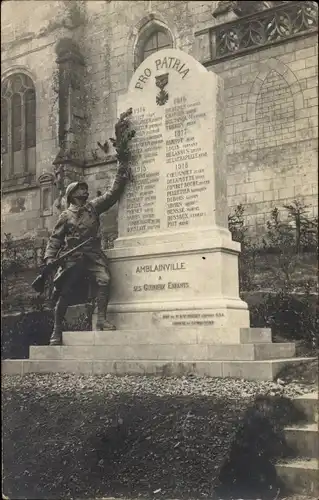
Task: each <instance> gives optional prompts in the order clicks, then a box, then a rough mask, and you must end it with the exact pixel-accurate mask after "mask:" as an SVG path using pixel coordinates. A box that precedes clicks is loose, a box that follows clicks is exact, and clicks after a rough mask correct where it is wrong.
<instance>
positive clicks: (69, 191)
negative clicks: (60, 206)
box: [65, 181, 89, 206]
mask: <svg viewBox="0 0 319 500" xmlns="http://www.w3.org/2000/svg"><path fill="white" fill-rule="evenodd" d="M79 186H86V187H87V189H88V188H89V186H88V185H87V183H86V182H84V181H79V182H71V183H70V184H69V185H68V187H67V188H66V190H65V198H66V204H67V206H69V205H70V196H71V194H72V193H73V192H74V191H75V190H76V189H77V188H78V187H79Z"/></svg>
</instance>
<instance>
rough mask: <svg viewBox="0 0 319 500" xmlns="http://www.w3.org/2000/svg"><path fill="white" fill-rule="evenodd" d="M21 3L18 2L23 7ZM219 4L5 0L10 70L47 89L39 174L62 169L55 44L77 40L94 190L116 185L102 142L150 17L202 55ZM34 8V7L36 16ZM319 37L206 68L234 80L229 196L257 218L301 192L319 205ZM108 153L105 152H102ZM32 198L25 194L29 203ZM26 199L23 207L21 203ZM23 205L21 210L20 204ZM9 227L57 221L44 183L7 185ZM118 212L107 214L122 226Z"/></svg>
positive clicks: (41, 96) (22, 230)
mask: <svg viewBox="0 0 319 500" xmlns="http://www.w3.org/2000/svg"><path fill="white" fill-rule="evenodd" d="M13 4H14V9H13ZM217 4H218V2H212V1H182V0H179V1H164V0H157V1H155V0H153V1H151V0H147V1H138V0H136V1H121V0H119V1H104V0H103V1H95V0H90V1H84V0H83V1H82V0H76V1H75V0H71V1H70V0H66V1H54V2H50V1H47V2H45V1H41V2H39V1H28V2H26V1H22V2H21V1H14V2H4V3H3V4H2V24H1V28H2V72H3V74H2V76H3V77H5V76H6V75H7V74H10V72H13V71H16V70H19V69H20V70H23V71H26V72H28V74H30V76H32V78H33V81H34V83H35V86H36V92H37V145H36V150H37V178H38V177H39V176H40V175H41V174H42V173H44V172H52V161H53V160H54V158H55V156H56V154H57V153H58V139H57V134H58V106H57V95H56V92H55V91H54V75H55V73H56V70H57V64H56V54H55V52H54V49H55V46H56V43H57V41H58V40H60V39H61V38H63V37H69V38H72V39H73V40H74V41H75V42H76V43H77V44H78V45H79V47H80V50H81V53H82V54H83V56H84V60H85V65H86V77H85V99H86V109H87V113H86V126H87V131H86V137H85V140H84V144H85V151H81V153H83V156H84V157H85V161H86V167H85V169H84V173H85V177H86V179H87V181H88V182H89V185H90V191H91V193H92V195H93V196H95V195H96V194H97V191H98V190H100V191H104V189H105V188H107V187H108V186H110V184H111V182H112V178H113V175H114V172H115V162H114V160H112V154H113V153H114V150H112V148H110V156H109V157H108V158H106V156H105V155H103V153H102V152H101V151H99V150H98V148H97V141H99V142H100V143H102V144H103V143H104V141H105V140H106V139H109V137H111V136H112V135H113V131H114V124H115V122H116V118H117V106H116V103H117V98H118V95H119V94H121V93H123V92H125V91H126V89H127V86H128V83H129V81H130V78H131V76H132V74H133V72H134V51H135V47H136V43H137V41H138V37H139V34H140V32H141V30H143V27H144V26H145V25H146V24H147V23H156V22H158V23H159V24H161V25H164V26H166V27H167V28H168V30H169V31H170V33H171V35H172V39H173V45H174V47H175V48H178V49H181V50H184V51H185V52H187V53H189V54H191V55H193V56H194V57H196V58H197V59H198V60H199V61H203V60H204V49H205V48H204V47H203V48H201V47H199V46H198V43H197V40H196V36H195V32H196V31H198V30H201V29H203V28H206V27H210V26H212V25H213V24H214V23H216V22H224V21H225V20H224V21H221V19H219V20H218V21H217V20H216V19H214V18H213V17H212V12H213V10H214V8H215V7H216V6H217ZM30 12H32V15H30ZM317 56H318V44H317V37H316V36H315V35H313V36H309V37H305V38H302V39H298V40H295V41H290V42H287V43H284V44H281V45H277V46H274V47H270V48H267V49H265V50H260V51H258V52H255V53H253V54H249V55H245V56H240V57H237V58H234V59H231V60H227V61H225V62H221V63H218V64H214V65H210V66H208V70H211V71H215V72H216V73H218V74H220V75H221V76H222V77H223V78H224V81H225V89H226V100H227V111H226V133H227V137H226V139H227V169H228V171H227V173H228V197H229V206H230V210H232V209H233V208H234V207H235V206H236V205H238V204H239V203H243V204H244V205H245V207H246V214H247V222H248V224H249V225H250V226H251V227H252V228H253V229H254V230H257V231H258V229H259V228H261V227H263V225H264V223H265V219H266V218H267V217H268V215H269V213H270V211H271V209H272V208H273V207H274V206H275V205H278V207H280V206H282V204H284V203H286V202H287V201H289V200H292V199H294V198H296V197H298V198H299V197H300V196H302V197H303V199H304V201H305V203H307V204H309V205H311V210H312V212H313V213H315V212H316V210H317V209H316V207H317V201H316V195H317V144H318V143H317V141H318V111H317V99H318V65H317ZM96 152H98V155H99V158H98V160H94V158H95V157H96ZM19 198H23V201H21V200H20V201H19ZM23 206H24V207H25V208H24V209H22V210H20V211H19V207H20V208H21V207H23ZM17 207H18V208H17ZM2 211H3V224H2V226H3V230H4V231H5V232H11V233H13V234H14V235H15V236H20V237H22V236H25V235H26V234H27V233H32V232H36V231H38V230H39V229H41V228H43V227H47V228H48V229H50V228H51V227H52V224H53V222H54V219H55V217H56V215H55V216H53V217H50V218H47V220H43V218H41V217H40V194H39V187H38V186H37V185H36V186H24V190H23V191H19V192H18V191H15V190H13V191H12V192H10V193H3V205H2ZM116 218H117V208H116V207H114V208H113V209H112V210H111V211H110V212H109V213H108V214H107V215H105V216H104V218H103V227H104V232H105V233H111V234H113V235H114V234H116V225H117V222H116Z"/></svg>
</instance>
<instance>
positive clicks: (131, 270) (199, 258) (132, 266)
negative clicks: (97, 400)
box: [3, 49, 302, 379]
mask: <svg viewBox="0 0 319 500" xmlns="http://www.w3.org/2000/svg"><path fill="white" fill-rule="evenodd" d="M130 108H132V115H131V122H132V127H133V128H134V130H135V137H134V139H133V140H132V141H131V142H130V152H131V161H130V169H131V172H132V176H131V177H132V178H131V180H129V181H128V182H127V183H126V186H125V189H124V193H123V194H122V195H121V197H120V202H119V209H118V238H117V239H116V240H115V242H114V248H113V249H111V250H109V251H108V252H107V258H108V261H109V268H110V272H111V279H112V281H111V294H110V301H109V305H108V309H107V324H111V325H114V326H115V327H116V330H111V329H102V328H97V326H96V321H98V324H99V321H100V320H99V319H98V318H96V317H95V316H96V315H95V314H94V318H93V327H92V331H85V332H84V331H83V332H63V335H62V345H50V346H31V347H30V359H28V360H7V361H5V362H4V364H3V368H4V370H5V372H7V373H21V374H24V373H28V372H54V371H55V372H63V371H66V372H75V373H93V374H101V373H114V374H119V375H121V374H157V375H186V374H189V373H193V374H197V375H208V376H213V377H242V378H247V379H273V378H274V377H275V376H276V373H278V371H279V370H280V369H281V368H282V366H284V365H285V364H287V363H295V362H296V361H297V358H294V354H295V346H294V344H292V343H284V344H281V343H272V338H271V331H270V329H267V328H251V327H250V317H249V310H248V306H247V304H246V303H245V302H244V301H242V300H241V298H240V296H239V280H238V256H239V253H240V245H239V243H237V242H235V241H233V240H232V237H231V233H230V231H229V230H228V208H227V184H226V178H227V177H226V161H225V160H226V157H225V144H224V115H225V113H224V97H223V80H222V79H221V78H220V77H219V76H217V75H216V74H214V73H213V72H211V71H207V70H206V69H205V68H204V66H202V65H201V64H200V63H199V62H197V61H196V60H195V59H193V58H192V57H191V56H190V55H188V54H186V53H184V52H182V51H179V50H175V49H164V50H161V51H159V52H156V53H154V54H152V55H151V56H149V57H148V58H147V59H146V60H145V61H144V62H143V63H142V64H141V65H140V66H139V67H138V69H137V70H136V72H135V74H134V75H133V77H132V79H131V82H130V85H129V88H128V91H127V93H126V94H124V95H121V96H120V97H119V100H118V116H119V115H120V114H121V113H123V112H125V111H126V110H127V109H130ZM100 319H101V318H100ZM108 322H109V323H108ZM100 323H101V321H100ZM298 361H299V362H300V361H302V359H301V358H299V360H298Z"/></svg>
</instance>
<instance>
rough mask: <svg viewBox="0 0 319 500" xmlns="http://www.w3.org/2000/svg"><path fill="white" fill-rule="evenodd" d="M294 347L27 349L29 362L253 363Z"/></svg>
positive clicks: (287, 352)
mask: <svg viewBox="0 0 319 500" xmlns="http://www.w3.org/2000/svg"><path fill="white" fill-rule="evenodd" d="M294 354H295V346H294V344H290V343H286V344H238V345H212V344H211V345H207V344H188V345H186V344H156V345H151V344H133V345H93V346H92V345H69V346H67V345H66V346H65V345H63V346H31V347H30V356H29V357H30V359H95V360H98V359H99V360H104V359H105V360H108V361H116V360H126V359H127V360H144V359H147V360H158V359H160V360H163V361H228V360H229V361H256V360H263V359H267V360H269V359H274V358H291V357H292V356H294Z"/></svg>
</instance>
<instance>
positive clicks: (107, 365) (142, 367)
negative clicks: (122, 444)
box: [2, 358, 315, 380]
mask: <svg viewBox="0 0 319 500" xmlns="http://www.w3.org/2000/svg"><path fill="white" fill-rule="evenodd" d="M313 359H315V358H290V359H289V358H286V359H276V360H266V361H195V362H194V361H181V360H180V361H178V360H176V361H171V362H168V361H164V360H142V361H141V360H138V361H137V360H118V361H105V360H104V361H103V360H85V359H77V360H74V359H68V360H67V359H60V360H57V359H53V360H31V359H23V360H18V359H10V360H4V361H2V373H3V374H8V375H24V374H26V373H53V372H55V373H58V372H64V373H78V374H91V375H92V374H106V373H110V374H114V375H158V376H163V377H165V376H176V377H179V376H183V375H189V374H193V375H198V376H208V377H221V378H226V377H231V378H243V379H246V380H274V378H275V377H276V375H277V374H278V373H279V371H280V370H282V369H283V368H284V367H285V366H287V365H294V364H296V363H297V364H300V363H308V362H309V361H312V360H313Z"/></svg>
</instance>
